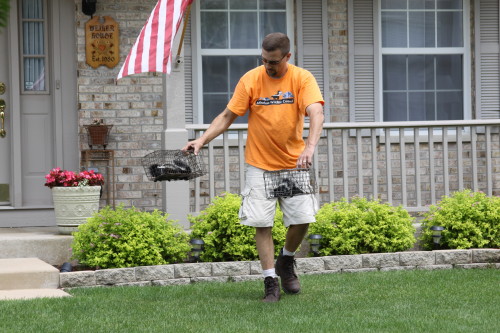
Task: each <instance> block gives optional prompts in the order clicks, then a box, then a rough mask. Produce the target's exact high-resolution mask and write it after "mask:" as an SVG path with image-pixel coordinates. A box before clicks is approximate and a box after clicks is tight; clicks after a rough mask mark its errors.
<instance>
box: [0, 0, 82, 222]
mask: <svg viewBox="0 0 500 333" xmlns="http://www.w3.org/2000/svg"><path fill="white" fill-rule="evenodd" d="M67 3H70V2H69V1H64V0H51V1H48V0H29V1H26V0H24V1H21V0H11V9H10V16H9V22H8V26H7V28H3V29H2V30H1V31H0V57H1V58H0V92H2V91H3V94H1V95H0V227H16V226H45V225H54V224H55V220H54V219H53V210H52V206H53V205H52V197H51V192H50V190H49V189H48V188H47V187H44V186H43V184H44V176H45V174H47V173H48V172H49V170H50V169H51V168H54V167H56V166H60V167H64V163H63V162H64V160H65V158H64V150H65V148H64V143H63V141H64V136H67V131H68V130H65V131H64V130H63V129H62V121H63V118H64V116H63V114H62V110H63V108H64V107H67V108H68V112H72V111H74V109H75V106H74V105H71V106H65V105H63V104H64V101H65V99H64V98H63V97H62V96H63V93H62V88H61V85H62V83H61V80H62V76H61V73H62V72H63V69H62V68H61V64H62V63H64V62H63V61H62V60H61V59H60V57H61V53H62V49H61V45H62V43H61V41H60V38H61V36H63V35H64V33H62V32H61V31H63V30H62V29H67V30H69V31H74V29H73V27H74V21H68V22H67V24H70V25H71V26H70V27H64V28H62V27H61V26H60V25H61V23H62V22H63V21H64V20H63V19H62V16H63V14H61V13H62V12H64V10H65V9H64V8H61V6H62V7H64V5H65V4H67ZM66 8H68V6H66ZM69 8H71V10H72V11H74V7H72V6H69ZM70 16H71V17H73V18H74V13H73V12H71V15H70ZM65 47H68V48H69V50H65V52H68V53H70V54H73V55H74V52H75V51H74V44H68V45H65ZM55 55H56V57H57V59H58V61H54V59H55V58H56V57H55ZM70 59H71V62H72V63H74V61H75V60H74V58H70ZM70 77H71V75H70ZM73 85H74V82H73ZM68 86H69V87H71V86H72V83H71V82H69V84H68ZM2 87H4V89H2ZM66 89H68V88H67V87H66ZM72 94H73V95H74V94H76V89H73V91H72ZM75 98H76V97H75ZM73 100H74V98H73ZM73 113H75V114H76V112H73ZM69 119H70V120H71V121H74V122H75V124H74V125H73V124H68V128H70V129H71V130H72V131H74V132H75V133H74V135H73V136H74V137H76V135H77V134H76V132H77V127H76V126H77V125H76V116H75V117H70V118H69ZM58 124H59V126H58ZM65 134H66V135H65ZM73 150H75V149H74V147H73Z"/></svg>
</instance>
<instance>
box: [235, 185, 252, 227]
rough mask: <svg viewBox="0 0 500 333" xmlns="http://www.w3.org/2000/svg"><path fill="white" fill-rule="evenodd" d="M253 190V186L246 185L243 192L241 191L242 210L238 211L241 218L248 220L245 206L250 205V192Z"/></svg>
mask: <svg viewBox="0 0 500 333" xmlns="http://www.w3.org/2000/svg"><path fill="white" fill-rule="evenodd" d="M251 192H252V188H251V187H246V188H244V189H243V192H241V205H240V211H239V212H238V217H239V218H240V220H246V219H247V214H246V213H245V207H246V205H248V199H249V197H250V193H251Z"/></svg>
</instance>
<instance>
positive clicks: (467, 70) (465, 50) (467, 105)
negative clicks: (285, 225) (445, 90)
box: [374, 0, 472, 120]
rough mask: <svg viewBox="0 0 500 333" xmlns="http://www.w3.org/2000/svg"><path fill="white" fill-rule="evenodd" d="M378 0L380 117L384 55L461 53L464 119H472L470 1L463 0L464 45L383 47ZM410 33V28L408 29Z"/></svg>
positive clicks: (376, 42)
mask: <svg viewBox="0 0 500 333" xmlns="http://www.w3.org/2000/svg"><path fill="white" fill-rule="evenodd" d="M375 1H376V2H377V4H376V6H377V7H376V8H377V12H376V16H377V17H376V22H377V23H376V24H377V29H376V33H375V41H374V42H375V48H376V50H375V55H376V59H375V64H377V65H378V66H376V68H377V69H376V70H375V75H376V79H375V80H376V82H377V85H378V87H376V92H375V94H376V95H377V98H378V112H379V114H378V117H379V118H378V119H382V120H383V119H384V101H383V92H384V91H383V90H384V87H383V68H382V56H383V55H439V54H461V55H462V56H463V63H462V71H463V86H462V89H463V108H464V110H463V111H464V113H463V119H462V120H471V119H472V110H471V109H472V107H471V91H472V88H471V72H472V68H471V61H470V53H471V45H470V1H469V0H462V1H463V2H462V3H463V17H462V19H463V22H462V26H463V38H464V39H463V42H464V44H463V46H462V47H434V48H432V47H422V48H410V47H408V48H393V47H391V48H383V47H382V15H381V13H382V5H381V3H382V1H381V0H375ZM407 32H408V33H409V29H407Z"/></svg>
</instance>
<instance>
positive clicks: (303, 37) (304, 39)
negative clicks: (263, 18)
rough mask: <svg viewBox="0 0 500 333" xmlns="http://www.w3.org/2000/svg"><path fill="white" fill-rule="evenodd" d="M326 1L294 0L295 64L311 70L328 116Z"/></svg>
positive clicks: (328, 85)
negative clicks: (295, 8)
mask: <svg viewBox="0 0 500 333" xmlns="http://www.w3.org/2000/svg"><path fill="white" fill-rule="evenodd" d="M327 12H328V11H327V1H326V0H298V1H297V65H298V66H299V67H302V68H305V69H307V70H308V71H310V72H311V73H312V74H313V75H314V77H315V78H316V81H317V82H318V85H319V87H320V89H321V92H322V94H323V99H324V100H325V107H324V111H325V118H326V119H327V121H329V119H330V107H329V102H330V98H329V96H330V82H329V77H330V71H329V65H328V18H327Z"/></svg>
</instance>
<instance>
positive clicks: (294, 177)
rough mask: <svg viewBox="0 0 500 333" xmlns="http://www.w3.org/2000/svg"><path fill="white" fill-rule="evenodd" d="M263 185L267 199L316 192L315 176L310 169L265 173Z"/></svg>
mask: <svg viewBox="0 0 500 333" xmlns="http://www.w3.org/2000/svg"><path fill="white" fill-rule="evenodd" d="M264 185H265V188H266V196H267V198H268V199H270V198H280V197H293V196H296V195H302V194H312V193H315V192H316V176H315V173H314V169H312V168H310V169H284V170H277V171H265V172H264Z"/></svg>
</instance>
